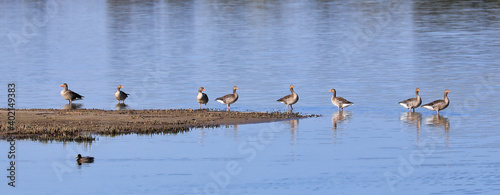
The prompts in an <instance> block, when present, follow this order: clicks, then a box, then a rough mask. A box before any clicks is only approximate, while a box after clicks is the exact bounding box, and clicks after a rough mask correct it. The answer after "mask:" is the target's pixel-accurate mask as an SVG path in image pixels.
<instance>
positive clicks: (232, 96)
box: [215, 86, 238, 111]
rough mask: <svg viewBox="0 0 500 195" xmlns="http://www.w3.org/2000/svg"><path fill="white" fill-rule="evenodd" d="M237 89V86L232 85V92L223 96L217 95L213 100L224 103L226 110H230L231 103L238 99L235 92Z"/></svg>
mask: <svg viewBox="0 0 500 195" xmlns="http://www.w3.org/2000/svg"><path fill="white" fill-rule="evenodd" d="M237 89H238V87H236V86H234V87H233V94H227V95H225V96H222V97H218V98H217V99H215V101H218V102H220V103H221V104H226V105H227V111H231V104H232V103H234V102H236V101H237V100H238V94H237V93H236V90H237Z"/></svg>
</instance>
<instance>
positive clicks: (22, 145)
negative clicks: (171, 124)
mask: <svg viewBox="0 0 500 195" xmlns="http://www.w3.org/2000/svg"><path fill="white" fill-rule="evenodd" d="M54 2H55V4H54ZM0 5H1V6H0V9H1V11H0V23H1V25H2V28H0V34H2V35H3V36H2V38H0V58H1V59H2V60H1V61H0V66H1V68H2V72H1V73H0V75H1V77H0V81H1V82H0V83H4V84H7V83H10V82H15V83H16V86H17V87H16V91H17V92H16V93H17V96H16V100H17V101H16V103H17V104H16V106H17V108H58V109H59V108H64V107H65V106H66V104H67V102H66V101H65V100H63V99H62V98H61V97H60V95H59V92H60V90H61V88H60V87H59V85H61V84H62V83H68V85H69V88H70V89H72V90H74V91H76V92H78V93H80V94H82V95H84V96H85V98H84V100H83V101H78V102H77V103H78V106H79V107H80V108H99V109H116V108H115V106H116V103H117V102H116V100H115V99H114V97H113V93H114V91H115V90H116V86H117V85H118V84H122V85H124V86H125V88H124V89H123V90H124V91H125V92H127V93H130V94H131V96H130V97H129V98H128V99H127V100H126V104H127V108H130V109H160V108H161V109H169V108H197V107H198V104H197V102H196V101H195V96H196V92H197V89H198V88H199V87H200V86H204V87H205V89H206V90H207V92H206V93H207V94H208V96H209V97H210V99H211V102H210V103H209V104H208V107H210V108H218V109H223V108H225V106H224V105H221V104H219V103H217V102H215V101H213V100H214V99H215V98H216V97H219V96H222V95H225V94H228V93H230V92H231V88H232V86H234V85H236V86H238V87H239V88H240V90H238V93H239V95H240V99H239V100H238V102H237V103H235V104H234V105H232V106H231V108H232V110H236V111H246V110H252V111H276V110H284V109H285V106H284V105H282V104H280V103H278V102H276V101H275V100H276V99H279V98H280V97H282V96H284V95H286V94H288V93H289V90H288V86H289V85H290V84H293V85H294V86H295V91H296V92H297V93H298V94H299V96H300V100H299V102H298V103H297V104H295V105H294V108H295V110H294V111H295V112H302V113H308V114H321V115H322V117H319V118H311V119H302V120H291V121H281V122H275V123H264V124H249V125H238V126H231V127H223V128H216V129H194V130H192V131H190V132H187V133H183V134H177V135H149V136H144V135H139V136H138V135H123V136H117V137H101V136H99V140H98V141H96V142H95V143H92V144H91V145H88V144H78V143H55V142H53V143H39V142H32V141H17V142H16V146H17V147H16V152H17V153H18V155H17V161H16V163H17V164H18V166H17V167H16V168H17V170H18V171H17V172H16V174H17V175H16V176H17V180H16V182H17V187H16V188H15V189H12V188H11V187H9V186H7V179H5V177H4V179H3V180H2V181H3V184H0V186H1V187H0V189H1V191H2V192H7V193H9V194H12V193H19V194H28V193H30V194H32V193H38V192H40V191H42V192H48V191H51V192H56V194H66V193H67V192H69V191H72V192H76V193H78V192H81V191H90V192H93V193H125V194H132V193H135V194H137V193H160V192H167V193H169V194H185V193H198V192H199V193H205V192H215V193H220V194H271V193H274V194H304V193H311V192H312V193H315V194H326V193H335V194H338V193H344V194H345V193H347V194H359V193H366V192H373V193H377V194H381V193H384V194H386V193H397V194H401V193H404V194H422V193H425V194H431V193H432V194H450V193H458V194H464V193H470V194H475V193H490V194H491V193H495V192H497V191H500V177H499V176H498V175H499V170H500V169H499V165H500V164H499V162H498V156H499V154H498V151H499V148H500V145H499V144H498V143H500V142H499V141H500V132H499V131H498V130H497V128H495V127H497V126H498V125H499V122H498V120H497V118H498V117H499V114H498V112H497V110H498V105H500V104H499V103H500V102H499V101H500V100H499V99H498V98H496V97H498V92H496V91H497V90H498V89H499V78H498V76H497V73H498V72H499V66H498V65H497V62H496V61H497V60H496V59H497V58H498V57H499V55H498V52H495V51H498V50H499V49H500V45H499V44H498V43H499V40H500V34H499V33H498V29H499V27H500V19H499V18H498V15H499V13H500V5H499V4H498V3H495V2H488V3H485V2H480V1H478V2H476V1H452V2H448V1H438V2H436V1H414V2H411V1H410V2H407V1H403V2H401V1H367V2H365V1H363V2H361V1H356V2H349V3H344V2H336V1H334V2H330V1H293V0H290V1H272V2H260V1H259V2H255V1H215V0H214V1H162V2H124V1H107V2H105V1H89V2H87V1H86V2H77V1H71V2H69V1H48V2H47V3H46V4H42V3H40V2H37V1H34V2H23V1H20V2H14V1H13V2H11V1H2V2H0ZM40 16H44V17H40ZM33 18H35V20H33ZM15 40H20V41H19V42H16V41H15ZM416 87H419V88H420V89H421V93H420V95H421V96H422V99H423V102H424V103H428V102H431V101H433V100H436V99H442V98H443V91H444V89H450V91H451V92H450V94H449V97H450V99H451V105H450V107H449V108H447V109H446V110H444V111H442V112H441V113H440V116H439V117H438V116H436V115H435V113H434V112H432V111H430V110H426V109H423V108H418V109H417V112H416V113H412V114H408V113H407V112H406V110H405V109H404V108H402V107H401V106H399V105H398V104H397V102H399V101H401V100H404V99H407V98H410V97H414V90H415V88H416ZM331 88H336V89H337V95H339V96H342V97H345V98H347V99H348V100H350V101H353V102H354V103H355V104H354V105H353V106H351V107H348V108H346V109H345V111H344V112H343V113H341V114H339V113H338V112H337V109H336V108H334V107H333V106H332V105H331V103H330V97H331V93H329V92H328V90H329V89H331ZM1 91H2V92H0V95H1V94H3V95H4V97H5V96H6V94H7V91H6V90H1ZM4 107H6V103H5V106H4ZM4 118H5V117H2V119H1V120H2V122H3V121H4V120H5V119H4ZM8 147H9V143H8V142H5V141H0V148H3V149H2V150H3V151H5V152H8V149H9V148H8ZM78 153H82V154H84V155H91V156H94V157H96V162H95V163H92V164H84V165H81V166H79V165H77V164H76V163H75V162H74V159H73V158H74V156H76V154H78ZM2 156H3V157H1V158H0V164H1V165H2V166H4V167H8V163H9V161H8V159H7V157H6V156H7V155H2ZM228 167H229V169H228ZM7 174H8V173H7V172H4V175H7ZM214 178H215V179H214ZM2 194H3V193H2Z"/></svg>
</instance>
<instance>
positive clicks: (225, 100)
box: [61, 83, 450, 115]
mask: <svg viewBox="0 0 500 195" xmlns="http://www.w3.org/2000/svg"><path fill="white" fill-rule="evenodd" d="M61 87H64V89H63V90H62V91H61V96H62V97H63V98H64V99H66V100H68V101H69V104H71V103H72V102H73V101H75V100H81V99H82V98H83V97H84V96H82V95H80V94H78V93H76V92H73V91H71V90H69V89H68V84H66V83H64V84H62V85H61ZM122 88H123V86H122V85H118V87H117V90H116V92H115V98H116V100H118V103H120V102H123V103H125V99H127V97H128V96H129V95H130V94H128V93H125V92H123V91H121V89H122ZM293 88H294V86H293V85H290V92H292V94H289V95H286V96H284V97H282V98H280V99H278V100H276V101H278V102H280V103H283V104H285V105H286V111H287V113H288V112H289V111H293V106H292V105H293V104H295V103H297V102H298V101H299V95H297V93H295V91H294V90H293ZM236 90H238V87H236V86H234V87H233V93H232V94H227V95H225V96H222V97H218V98H216V99H215V101H217V102H220V103H221V104H225V105H226V106H227V111H231V104H233V103H235V102H236V101H237V100H238V93H236ZM204 91H206V90H205V88H203V87H200V88H199V89H198V95H197V96H196V100H197V101H198V103H199V104H200V109H201V104H205V109H206V108H207V103H208V96H207V94H205V93H203V92H204ZM328 92H331V93H333V95H332V98H331V101H332V104H333V105H335V106H337V107H338V109H339V111H343V110H344V108H345V107H348V106H350V105H353V104H354V103H352V102H351V101H348V100H346V99H345V98H343V97H337V91H336V90H335V89H330V90H329V91H328ZM418 92H420V89H419V88H417V89H416V90H415V93H416V97H415V98H410V99H407V100H404V101H401V102H399V104H400V105H401V106H403V107H405V108H406V109H408V112H411V110H412V109H413V112H415V108H418V107H419V106H420V105H421V104H422V98H420V95H418ZM449 92H450V91H449V90H448V89H446V90H445V91H444V100H436V101H433V102H431V103H428V104H424V105H422V107H423V108H427V109H429V110H433V111H436V113H437V115H439V111H440V110H443V109H445V108H446V107H448V105H449V104H450V100H449V99H448V93H449ZM289 107H290V109H289Z"/></svg>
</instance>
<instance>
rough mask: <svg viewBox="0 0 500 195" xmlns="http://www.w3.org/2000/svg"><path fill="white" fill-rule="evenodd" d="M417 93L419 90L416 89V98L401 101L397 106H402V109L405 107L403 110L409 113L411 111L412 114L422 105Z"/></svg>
mask: <svg viewBox="0 0 500 195" xmlns="http://www.w3.org/2000/svg"><path fill="white" fill-rule="evenodd" d="M419 91H420V89H419V88H417V89H416V90H415V93H416V94H417V97H416V98H410V99H407V100H404V101H401V102H399V103H398V104H399V105H401V106H403V107H405V108H407V109H408V112H410V111H411V109H413V112H415V108H418V107H419V106H420V104H422V99H421V98H420V96H419V95H418V92H419Z"/></svg>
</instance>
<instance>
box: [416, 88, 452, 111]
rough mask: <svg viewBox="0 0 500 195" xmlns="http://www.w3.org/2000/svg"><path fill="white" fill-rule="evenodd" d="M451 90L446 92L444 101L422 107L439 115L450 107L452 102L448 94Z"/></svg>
mask: <svg viewBox="0 0 500 195" xmlns="http://www.w3.org/2000/svg"><path fill="white" fill-rule="evenodd" d="M449 92H450V90H448V89H446V90H444V100H436V101H433V102H431V103H428V104H425V105H423V106H422V107H424V108H427V109H429V110H434V111H436V112H437V115H439V111H440V110H444V109H445V108H446V107H448V105H450V100H449V99H448V93H449Z"/></svg>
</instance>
